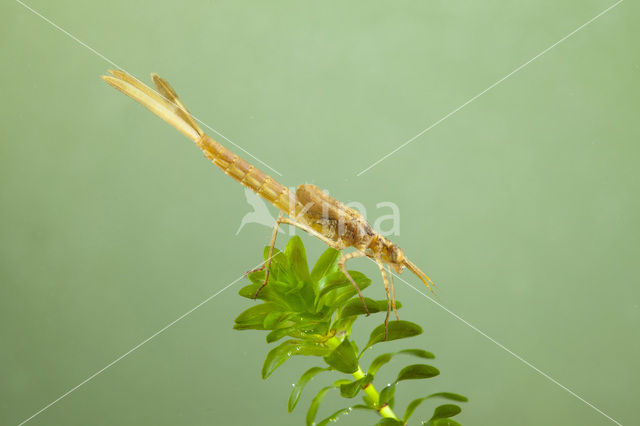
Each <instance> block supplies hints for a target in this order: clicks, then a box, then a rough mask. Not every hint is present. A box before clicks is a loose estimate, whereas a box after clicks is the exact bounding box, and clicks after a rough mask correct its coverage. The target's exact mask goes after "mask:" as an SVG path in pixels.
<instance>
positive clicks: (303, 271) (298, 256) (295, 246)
mask: <svg viewBox="0 0 640 426" xmlns="http://www.w3.org/2000/svg"><path fill="white" fill-rule="evenodd" d="M284 253H285V254H286V255H287V258H288V259H289V264H290V265H291V271H292V272H293V274H294V276H295V277H296V278H297V279H298V281H308V280H309V266H308V265H307V253H306V252H305V249H304V244H302V239H301V238H300V237H299V236H297V235H296V236H294V237H292V238H291V239H290V240H289V242H288V243H287V247H285V249H284Z"/></svg>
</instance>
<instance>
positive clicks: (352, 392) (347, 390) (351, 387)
mask: <svg viewBox="0 0 640 426" xmlns="http://www.w3.org/2000/svg"><path fill="white" fill-rule="evenodd" d="M372 380H373V376H372V375H370V374H367V375H366V376H364V377H363V378H361V379H358V380H354V381H353V382H350V383H347V384H344V385H341V386H340V395H341V396H342V397H343V398H354V397H355V396H356V395H358V392H360V391H361V390H362V388H364V387H365V386H366V385H368V384H369V383H371V381H372Z"/></svg>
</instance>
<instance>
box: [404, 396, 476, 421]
mask: <svg viewBox="0 0 640 426" xmlns="http://www.w3.org/2000/svg"><path fill="white" fill-rule="evenodd" d="M430 398H445V399H450V400H452V401H460V402H467V401H468V399H467V398H466V397H464V396H462V395H458V394H457V393H451V392H438V393H432V394H431V395H429V396H425V397H424V398H418V399H414V400H413V401H411V402H410V403H409V405H407V409H406V410H405V413H404V416H403V417H402V420H404V421H405V422H406V421H407V420H409V418H410V417H411V415H412V414H413V412H414V411H415V410H416V408H418V406H419V405H420V404H422V403H423V402H424V401H426V400H427V399H430Z"/></svg>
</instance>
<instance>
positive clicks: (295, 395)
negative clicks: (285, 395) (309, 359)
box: [288, 367, 329, 412]
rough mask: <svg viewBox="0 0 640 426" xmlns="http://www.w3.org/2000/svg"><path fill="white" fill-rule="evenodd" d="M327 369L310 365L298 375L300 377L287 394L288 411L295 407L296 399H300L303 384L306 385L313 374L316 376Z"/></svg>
mask: <svg viewBox="0 0 640 426" xmlns="http://www.w3.org/2000/svg"><path fill="white" fill-rule="evenodd" d="M328 370H329V368H321V367H311V368H310V369H308V370H307V371H305V372H304V373H303V374H302V376H300V378H299V379H298V382H297V383H296V384H295V385H294V386H293V390H292V391H291V395H289V404H288V407H289V412H292V411H293V409H294V408H296V405H297V404H298V400H299V399H300V395H302V390H303V389H304V387H305V386H307V383H309V381H310V380H311V379H313V378H314V377H315V376H317V375H318V374H320V373H322V372H323V371H328Z"/></svg>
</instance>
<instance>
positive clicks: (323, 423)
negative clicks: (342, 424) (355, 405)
mask: <svg viewBox="0 0 640 426" xmlns="http://www.w3.org/2000/svg"><path fill="white" fill-rule="evenodd" d="M350 410H351V407H347V408H341V409H340V410H338V411H336V412H335V413H333V414H332V415H330V416H329V417H327V418H326V419H324V420H322V421H321V422H319V423H317V424H316V426H326V425H328V424H329V423H335V422H337V421H338V419H339V418H340V416H341V415H343V414H345V413H348V412H349V411H350Z"/></svg>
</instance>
